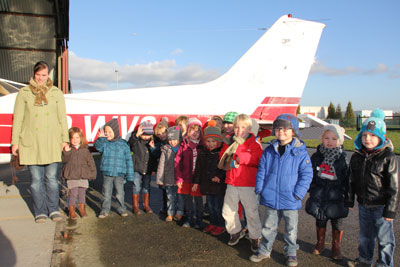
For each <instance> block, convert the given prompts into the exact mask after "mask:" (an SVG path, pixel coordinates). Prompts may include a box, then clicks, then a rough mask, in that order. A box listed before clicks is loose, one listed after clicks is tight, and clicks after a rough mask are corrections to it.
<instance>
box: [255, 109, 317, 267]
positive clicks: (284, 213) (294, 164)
mask: <svg viewBox="0 0 400 267" xmlns="http://www.w3.org/2000/svg"><path fill="white" fill-rule="evenodd" d="M273 132H274V135H275V136H276V139H277V140H273V141H271V142H270V143H269V146H268V147H267V148H265V150H264V152H263V154H262V157H261V160H260V162H259V164H258V171H257V176H256V187H255V191H256V193H257V194H260V197H261V198H260V204H261V205H264V206H266V209H265V222H264V225H263V229H262V235H263V239H262V241H261V244H260V247H259V249H258V251H257V252H256V253H255V254H254V255H252V256H251V257H250V260H251V261H252V262H259V261H261V260H263V259H268V258H269V257H270V254H271V251H272V245H273V243H274V241H275V238H276V235H277V229H278V225H279V222H280V220H281V219H282V218H283V219H284V220H285V229H286V233H285V236H284V240H285V242H286V244H285V246H284V250H285V256H286V258H287V261H286V264H287V266H297V256H296V253H297V249H298V245H297V244H296V240H297V223H298V210H299V209H300V208H301V200H302V199H303V197H304V196H305V194H306V193H307V190H308V188H309V186H310V183H311V181H312V176H313V171H312V167H311V161H310V157H309V156H308V153H307V149H306V146H305V144H304V142H303V141H302V140H300V139H299V138H298V136H299V135H300V134H299V121H298V120H297V118H296V117H295V116H293V115H292V114H281V115H279V116H278V117H277V118H276V119H275V121H274V123H273Z"/></svg>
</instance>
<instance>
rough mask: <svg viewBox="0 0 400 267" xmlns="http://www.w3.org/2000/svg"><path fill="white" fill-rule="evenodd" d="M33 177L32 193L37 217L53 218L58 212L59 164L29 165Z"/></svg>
mask: <svg viewBox="0 0 400 267" xmlns="http://www.w3.org/2000/svg"><path fill="white" fill-rule="evenodd" d="M28 169H29V171H30V173H31V176H32V183H31V193H32V198H33V210H34V212H35V217H37V216H39V215H44V216H51V215H53V214H56V213H59V211H58V201H59V196H60V195H59V192H58V182H57V170H58V163H57V162H55V163H51V164H47V165H29V166H28Z"/></svg>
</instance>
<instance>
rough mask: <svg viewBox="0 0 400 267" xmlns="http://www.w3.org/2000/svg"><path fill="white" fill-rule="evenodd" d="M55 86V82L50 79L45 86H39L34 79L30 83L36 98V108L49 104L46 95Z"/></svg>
mask: <svg viewBox="0 0 400 267" xmlns="http://www.w3.org/2000/svg"><path fill="white" fill-rule="evenodd" d="M52 86H53V82H52V81H51V79H50V78H48V79H47V82H46V83H44V84H43V85H39V84H38V83H37V82H36V81H35V80H34V79H33V78H31V80H30V81H29V88H30V89H31V91H32V93H33V94H34V95H35V96H36V99H35V106H45V105H47V104H48V102H47V98H46V94H47V92H48V91H49V90H50V88H51V87H52Z"/></svg>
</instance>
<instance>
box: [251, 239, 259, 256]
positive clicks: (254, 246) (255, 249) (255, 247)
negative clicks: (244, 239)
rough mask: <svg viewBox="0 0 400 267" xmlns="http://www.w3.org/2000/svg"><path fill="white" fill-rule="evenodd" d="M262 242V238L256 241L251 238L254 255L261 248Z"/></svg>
mask: <svg viewBox="0 0 400 267" xmlns="http://www.w3.org/2000/svg"><path fill="white" fill-rule="evenodd" d="M260 241H261V238H256V239H251V238H250V244H251V251H253V253H256V252H257V250H258V248H259V247H260Z"/></svg>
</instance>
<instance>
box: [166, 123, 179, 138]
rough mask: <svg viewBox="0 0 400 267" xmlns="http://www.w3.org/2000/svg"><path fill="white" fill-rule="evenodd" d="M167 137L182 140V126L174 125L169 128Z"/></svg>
mask: <svg viewBox="0 0 400 267" xmlns="http://www.w3.org/2000/svg"><path fill="white" fill-rule="evenodd" d="M167 139H168V141H169V140H181V127H179V126H172V127H169V128H168V129H167Z"/></svg>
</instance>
